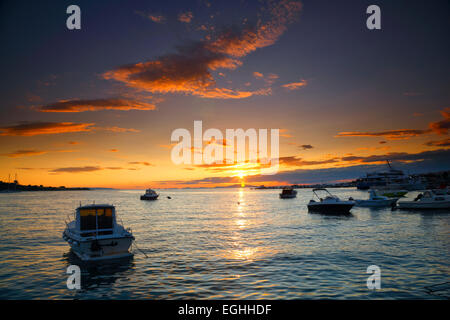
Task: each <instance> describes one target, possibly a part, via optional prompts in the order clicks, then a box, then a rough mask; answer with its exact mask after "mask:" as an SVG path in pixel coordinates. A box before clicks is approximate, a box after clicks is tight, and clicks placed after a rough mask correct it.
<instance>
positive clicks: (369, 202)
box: [355, 190, 398, 207]
mask: <svg viewBox="0 0 450 320" xmlns="http://www.w3.org/2000/svg"><path fill="white" fill-rule="evenodd" d="M369 194H370V195H369V199H366V200H355V202H356V206H358V207H392V206H395V203H396V202H397V200H398V198H389V197H385V196H380V195H378V194H377V192H376V191H375V190H370V191H369Z"/></svg>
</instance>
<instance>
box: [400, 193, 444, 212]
mask: <svg viewBox="0 0 450 320" xmlns="http://www.w3.org/2000/svg"><path fill="white" fill-rule="evenodd" d="M397 208H399V209H450V195H447V194H436V193H435V192H433V191H432V190H427V191H425V192H423V193H420V194H419V195H418V196H417V197H416V198H415V199H414V200H413V201H399V202H398V203H397Z"/></svg>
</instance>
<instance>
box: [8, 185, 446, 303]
mask: <svg viewBox="0 0 450 320" xmlns="http://www.w3.org/2000/svg"><path fill="white" fill-rule="evenodd" d="M330 190H331V191H332V192H333V193H334V194H336V195H338V196H340V197H344V198H347V197H349V196H352V197H354V198H367V197H368V195H367V193H366V192H361V191H356V190H352V189H330ZM160 192H161V196H160V200H157V201H154V202H146V201H140V200H139V195H140V194H141V193H142V191H110V190H108V191H103V190H102V191H66V192H22V193H16V194H0V299H56V298H63V299H73V298H76V299H105V298H108V299H109V298H118V299H144V298H145V299H147V298H149V299H181V298H185V299H318V298H334V299H336V298H337V299H348V298H357V299H380V298H381V299H405V298H406V299H428V298H432V299H436V298H438V299H439V298H445V297H447V298H448V292H449V290H447V291H440V292H439V294H440V295H438V292H436V293H435V294H430V293H428V292H427V290H426V287H427V286H430V285H436V284H440V283H444V282H448V281H450V276H449V275H450V212H449V213H446V212H443V213H442V212H441V213H437V212H435V213H420V212H404V211H398V210H397V211H391V209H381V210H380V209H378V210H374V209H367V208H353V209H352V212H353V214H352V215H351V216H346V217H342V216H325V215H320V214H309V213H308V212H307V208H306V203H307V201H308V200H309V199H310V198H311V190H310V189H299V193H298V196H297V198H296V199H286V200H282V199H279V198H278V193H279V191H277V190H249V189H198V190H160ZM167 196H171V197H172V199H168V198H167ZM94 200H95V202H96V203H111V204H114V205H115V206H116V208H117V212H118V215H119V217H120V218H121V219H122V221H123V223H124V225H125V227H131V228H132V230H133V233H134V235H135V237H136V243H137V246H138V247H139V249H141V250H142V251H143V252H145V254H143V253H142V252H141V251H139V250H137V249H136V247H135V246H133V252H134V253H135V255H134V257H133V258H131V259H126V260H121V261H117V262H109V263H90V264H85V263H81V262H80V261H79V260H77V259H76V258H75V257H74V256H73V254H72V253H70V248H69V246H68V244H67V243H66V242H65V241H63V239H62V238H61V235H62V231H63V229H64V226H65V224H64V220H65V219H66V216H67V215H68V214H71V213H73V211H74V210H75V208H76V207H77V206H78V205H79V203H80V201H81V202H82V203H83V204H88V203H92V201H94ZM70 264H78V265H79V266H80V267H81V270H82V280H81V281H82V290H78V291H75V290H68V289H67V287H66V280H67V276H68V275H67V274H66V269H67V267H68V266H69V265H70ZM369 265H377V266H379V267H380V269H381V289H380V290H378V291H372V290H368V289H367V285H366V280H367V277H368V274H366V269H367V267H368V266H369ZM442 292H444V293H443V294H442Z"/></svg>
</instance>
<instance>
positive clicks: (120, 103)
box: [37, 99, 156, 112]
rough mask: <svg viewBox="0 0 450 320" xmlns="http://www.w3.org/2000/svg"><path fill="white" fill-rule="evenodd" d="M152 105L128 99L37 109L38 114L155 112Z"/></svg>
mask: <svg viewBox="0 0 450 320" xmlns="http://www.w3.org/2000/svg"><path fill="white" fill-rule="evenodd" d="M155 108H156V107H155V105H154V104H152V103H146V102H141V101H137V100H129V99H93V100H61V101H58V102H56V103H52V104H48V105H43V106H40V107H38V108H37V110H38V111H40V112H85V111H101V110H122V111H128V110H155Z"/></svg>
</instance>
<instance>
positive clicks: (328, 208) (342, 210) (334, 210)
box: [308, 203, 354, 214]
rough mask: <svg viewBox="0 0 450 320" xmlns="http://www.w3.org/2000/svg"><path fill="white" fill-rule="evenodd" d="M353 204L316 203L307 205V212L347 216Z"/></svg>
mask: <svg viewBox="0 0 450 320" xmlns="http://www.w3.org/2000/svg"><path fill="white" fill-rule="evenodd" d="M353 206H354V204H353V203H351V204H347V203H345V204H338V203H333V204H323V203H317V204H308V211H309V212H318V213H325V214H349V213H350V209H351V208H353Z"/></svg>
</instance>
